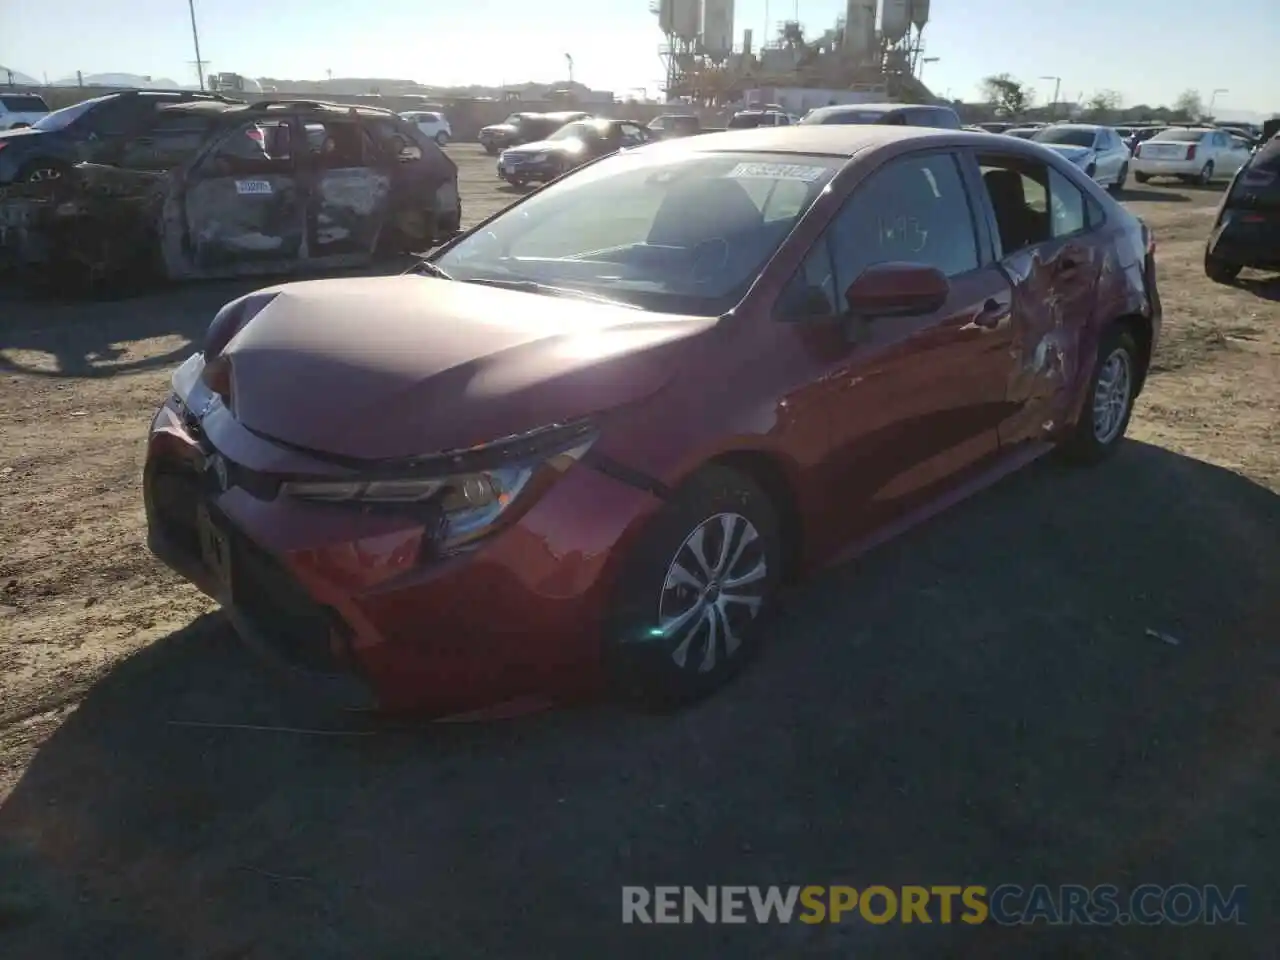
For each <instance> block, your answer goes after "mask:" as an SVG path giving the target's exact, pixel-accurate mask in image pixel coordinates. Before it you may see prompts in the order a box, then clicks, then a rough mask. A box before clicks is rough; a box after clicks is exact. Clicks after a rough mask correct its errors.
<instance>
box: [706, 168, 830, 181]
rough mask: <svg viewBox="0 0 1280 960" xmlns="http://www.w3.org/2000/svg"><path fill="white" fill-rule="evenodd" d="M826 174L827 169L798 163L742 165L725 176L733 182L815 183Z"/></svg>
mask: <svg viewBox="0 0 1280 960" xmlns="http://www.w3.org/2000/svg"><path fill="white" fill-rule="evenodd" d="M826 172H827V168H826V167H809V166H805V165H803V164H798V163H740V164H738V165H737V166H736V167H734V168H733V169H732V170H730V171H729V172H728V173H726V174H725V176H726V177H728V178H729V179H731V180H803V181H804V182H805V183H813V181H815V180H817V179H818V178H819V177H821V176H822V175H823V174H824V173H826Z"/></svg>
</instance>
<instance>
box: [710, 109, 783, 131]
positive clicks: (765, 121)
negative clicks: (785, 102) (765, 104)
mask: <svg viewBox="0 0 1280 960" xmlns="http://www.w3.org/2000/svg"><path fill="white" fill-rule="evenodd" d="M796 122H797V121H796V120H795V119H794V118H793V117H792V116H791V114H789V113H784V112H783V111H781V110H739V111H738V112H737V113H735V114H734V115H733V116H732V117H730V118H729V123H728V124H727V126H728V129H730V130H754V129H755V128H756V127H789V126H794V125H795V123H796Z"/></svg>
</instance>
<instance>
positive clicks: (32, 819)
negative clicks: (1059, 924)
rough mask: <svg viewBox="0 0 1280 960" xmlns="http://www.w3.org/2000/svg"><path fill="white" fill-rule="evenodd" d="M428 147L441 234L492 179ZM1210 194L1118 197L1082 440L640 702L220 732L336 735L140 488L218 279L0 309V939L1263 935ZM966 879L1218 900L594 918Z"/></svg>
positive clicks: (744, 944) (1218, 949) (834, 577)
mask: <svg viewBox="0 0 1280 960" xmlns="http://www.w3.org/2000/svg"><path fill="white" fill-rule="evenodd" d="M450 150H451V153H453V154H454V156H455V157H457V158H458V161H459V164H460V167H461V168H462V170H463V178H464V179H463V184H464V185H463V196H464V204H465V212H466V215H467V219H468V221H471V222H474V221H475V220H476V219H478V218H480V217H482V216H484V215H487V214H488V213H489V212H491V211H494V210H496V209H499V208H501V207H502V206H503V205H505V204H506V203H508V202H510V200H511V199H512V194H511V193H509V192H504V191H503V190H501V189H498V188H497V186H496V183H497V182H496V180H495V179H494V175H493V169H492V160H491V159H490V158H487V157H485V156H484V155H483V154H481V153H480V152H479V151H478V149H477V148H474V147H469V146H462V145H459V146H457V147H453V148H450ZM1217 196H1218V194H1217V191H1216V190H1214V191H1210V190H1199V189H1194V188H1184V187H1167V186H1155V185H1153V186H1151V187H1143V188H1137V189H1134V190H1133V191H1131V192H1130V193H1129V194H1128V196H1127V198H1126V200H1127V202H1128V204H1129V205H1130V206H1131V207H1132V208H1133V209H1134V210H1135V211H1137V212H1138V213H1139V214H1141V215H1142V216H1143V217H1145V218H1147V219H1148V221H1149V222H1150V223H1151V224H1152V225H1153V227H1154V228H1155V232H1156V235H1157V239H1158V244H1159V262H1160V280H1161V284H1162V290H1163V296H1164V303H1165V310H1166V327H1165V331H1166V332H1165V341H1164V343H1163V345H1162V347H1161V350H1160V352H1159V354H1158V356H1157V357H1156V360H1155V368H1154V371H1153V376H1152V378H1151V380H1150V383H1149V385H1148V388H1147V391H1146V393H1145V394H1144V396H1143V397H1142V399H1141V401H1140V403H1139V406H1138V409H1137V413H1136V417H1135V420H1134V423H1133V426H1132V428H1131V436H1132V437H1133V440H1132V441H1131V442H1130V443H1128V444H1127V445H1126V447H1125V448H1124V449H1123V451H1122V452H1121V454H1120V455H1119V456H1118V457H1117V458H1116V459H1115V460H1113V461H1111V462H1110V463H1108V464H1107V465H1105V466H1103V467H1101V468H1099V469H1096V470H1093V471H1070V470H1066V469H1064V468H1061V467H1059V466H1057V465H1055V464H1052V463H1046V464H1043V465H1040V466H1037V467H1036V468H1033V469H1032V470H1030V471H1028V472H1027V473H1025V474H1023V475H1020V476H1017V477H1014V478H1011V479H1010V480H1008V481H1006V482H1005V483H1003V484H1001V485H999V486H998V487H997V488H996V489H994V490H992V491H990V492H988V493H986V494H984V495H983V496H981V497H979V498H976V499H975V500H974V501H971V502H970V503H968V504H966V505H964V506H962V507H960V508H958V509H957V510H954V511H952V512H951V513H950V514H948V515H945V516H944V517H942V518H940V519H939V520H937V521H935V522H934V523H932V524H930V525H928V526H927V527H926V528H924V529H921V530H919V531H916V532H915V533H913V534H911V535H909V536H908V537H906V538H904V539H903V540H900V541H898V542H896V543H893V544H891V545H889V546H887V547H884V548H881V549H880V550H879V551H877V552H875V553H873V554H871V555H870V556H868V557H867V558H865V559H864V560H862V561H860V562H859V563H857V564H854V565H849V566H847V567H844V568H841V569H838V570H835V571H833V572H831V573H829V574H827V575H825V576H823V577H820V578H818V580H816V581H815V582H813V583H811V584H809V585H807V586H806V587H804V588H802V589H800V590H799V591H798V592H797V593H796V594H794V595H793V596H791V597H790V599H789V601H788V603H787V606H786V609H785V610H784V613H783V616H782V617H781V618H780V621H779V623H778V625H777V626H776V628H775V631H774V633H775V635H774V636H773V637H772V640H771V643H770V645H769V647H768V649H767V651H766V654H765V656H764V657H763V659H762V662H760V663H759V664H757V665H756V666H755V668H754V669H753V670H751V671H750V672H749V673H748V674H747V675H746V676H745V677H744V678H743V679H742V680H741V681H740V682H739V683H737V684H735V685H734V687H733V688H731V689H730V690H728V691H726V692H724V693H723V694H722V695H720V696H719V697H716V698H714V699H713V700H711V701H710V702H708V703H706V704H704V705H702V706H700V707H698V708H696V709H693V710H689V711H686V712H684V713H681V714H678V715H675V716H668V717H642V716H637V715H634V714H629V713H627V712H625V711H622V710H621V709H618V708H615V707H611V706H597V707H591V708H582V709H577V710H566V711H562V712H558V713H550V714H545V715H541V716H537V717H533V718H526V719H523V720H520V721H516V722H511V723H505V724H491V725H470V726H456V725H438V724H437V725H422V726H420V727H415V728H398V729H395V730H387V729H382V730H378V731H376V732H370V731H369V730H366V729H359V730H357V729H347V730H345V731H343V735H330V736H321V735H318V734H315V733H305V732H281V731H269V730H264V729H253V727H285V728H294V729H295V730H296V729H302V730H330V731H332V730H334V729H335V728H334V727H333V724H332V723H331V722H330V720H329V718H325V717H319V716H315V715H314V711H313V710H312V708H311V707H310V706H308V705H307V704H304V703H298V702H294V701H292V700H290V699H288V698H286V697H285V696H284V695H283V694H281V693H280V692H279V691H278V690H276V689H275V688H274V687H273V686H272V685H271V684H270V683H269V681H267V680H266V679H265V678H264V677H263V676H262V675H261V673H260V671H259V670H258V669H256V666H255V664H254V663H253V662H252V661H251V659H250V658H249V657H248V655H247V654H245V653H243V652H242V651H241V649H240V648H239V646H238V645H237V643H236V642H235V640H234V638H233V637H232V636H231V634H230V632H229V630H228V629H227V628H226V627H225V625H224V624H223V622H222V620H221V619H220V617H219V615H218V614H217V613H216V612H215V610H214V608H213V607H212V605H211V604H210V603H209V602H207V601H206V600H204V599H203V598H202V597H201V596H199V595H198V594H197V593H196V592H195V591H194V590H192V589H190V588H188V587H187V586H185V585H183V584H182V583H180V582H179V581H178V580H177V579H176V578H175V577H174V576H172V575H170V574H169V573H167V572H166V571H165V570H164V569H162V568H161V567H160V566H159V565H158V564H157V563H156V562H155V561H154V560H153V559H152V558H151V557H150V555H149V554H148V553H147V551H146V549H145V546H144V542H143V512H142V506H141V503H140V499H139V474H140V464H141V455H142V443H143V436H144V433H145V430H146V425H147V422H148V418H149V416H150V414H151V412H152V410H153V408H154V407H155V405H156V404H157V402H158V401H159V400H160V399H161V397H162V396H163V394H164V392H165V390H166V385H167V379H168V376H169V373H170V371H171V370H172V368H173V367H174V365H175V364H176V363H177V362H178V361H179V360H180V359H182V358H183V357H185V356H186V355H187V353H189V352H190V350H191V349H192V340H193V338H195V337H197V336H199V334H200V333H201V332H202V330H203V327H204V326H205V324H206V323H207V321H208V320H209V318H210V317H211V316H212V315H213V313H214V311H215V310H216V309H217V307H218V306H220V305H221V304H222V303H223V302H224V301H226V300H227V299H230V298H231V297H232V296H234V295H237V294H238V293H239V292H241V291H242V290H244V289H248V287H247V286H241V285H236V284H226V283H223V284H204V285H192V286H188V287H185V288H181V289H175V290H170V291H165V292H161V293H156V294H154V295H150V296H146V297H141V298H137V299H132V300H125V301H117V302H112V303H97V304H94V303H83V302H74V303H73V302H66V303H63V302H50V301H43V302H35V301H30V300H26V299H23V298H21V297H18V296H17V295H15V294H12V293H4V292H0V956H3V957H5V958H6V960H8V958H13V960H17V958H27V957H31V958H41V960H49V958H59V957H95V958H98V957H127V958H129V960H144V958H151V957H155V958H164V960H174V958H187V957H190V958H226V960H230V958H293V957H297V958H306V960H322V958H331V957H332V958H347V957H357V956H358V957H361V958H368V960H372V958H382V957H386V958H407V957H415V958H417V957H423V958H426V957H449V958H458V957H498V958H504V960H515V958H525V957H529V958H542V957H548V958H550V957H564V956H576V955H595V956H609V957H616V958H623V957H633V956H634V957H644V958H650V957H652V956H656V955H657V954H658V952H659V951H675V952H676V953H675V954H673V955H684V956H710V957H729V956H734V957H780V956H813V957H827V956H830V957H850V956H855V955H857V956H860V957H895V958H897V957H906V956H928V957H951V956H956V957H959V956H973V957H978V956H982V957H991V956H998V957H1003V956H1009V957H1031V956H1035V957H1079V956H1090V957H1104V956H1118V957H1119V956H1123V957H1154V956H1161V957H1188V958H1190V957H1195V958H1208V957H1232V958H1234V957H1263V956H1275V953H1274V950H1275V943H1276V939H1275V931H1276V929H1277V918H1278V917H1280V913H1278V912H1277V908H1278V907H1280V900H1278V898H1277V894H1276V890H1278V889H1280V866H1278V865H1280V843H1278V842H1277V841H1278V839H1280V838H1278V837H1277V828H1276V825H1275V813H1276V811H1277V810H1280V758H1278V756H1277V744H1278V743H1280V706H1278V704H1280V696H1278V694H1280V684H1278V682H1277V681H1278V680H1280V656H1278V654H1277V641H1280V499H1278V498H1277V493H1280V281H1272V282H1266V281H1265V280H1263V279H1261V278H1255V279H1247V280H1245V281H1243V282H1242V284H1241V285H1240V286H1239V287H1236V288H1227V287H1220V286H1214V285H1212V284H1210V283H1209V282H1208V281H1207V280H1206V279H1205V278H1204V276H1203V273H1202V270H1201V265H1200V256H1201V252H1202V243H1203V239H1204V235H1205V233H1206V231H1207V229H1208V227H1209V224H1210V220H1211V217H1212V214H1213V208H1214V205H1215V203H1216V201H1217ZM1148 630H1152V631H1156V632H1158V633H1160V634H1162V635H1165V636H1166V637H1167V638H1171V639H1172V640H1173V641H1176V643H1174V642H1169V640H1162V639H1160V638H1157V637H1153V636H1151V635H1148V633H1147V631H1148ZM200 724H212V725H215V726H200ZM216 725H242V726H241V727H226V726H216ZM1002 882H1022V883H1035V882H1044V883H1049V884H1058V883H1070V882H1077V883H1086V884H1092V883H1103V882H1109V883H1115V884H1118V885H1121V886H1132V885H1136V884H1137V883H1140V882H1156V883H1176V882H1187V883H1194V884H1209V883H1215V884H1219V885H1222V886H1225V887H1231V886H1234V885H1236V884H1248V885H1249V886H1250V888H1251V892H1250V900H1249V906H1248V910H1249V920H1250V926H1248V927H1247V928H1235V927H1232V928H1224V927H1191V928H1184V929H1181V930H1170V929H1169V928H1156V929H1151V928H1147V929H1141V930H1140V929H1136V928H1132V927H1128V928H1115V929H1109V930H1097V929H1093V930H1091V929H1086V928H1080V927H1075V928H1060V929H1056V930H1045V929H1043V928H1035V929H1022V930H1006V929H996V928H991V927H982V928H979V929H972V928H962V927H960V926H955V927H947V926H941V925H935V926H932V927H920V926H899V925H889V926H883V927H875V926H870V925H867V924H865V923H858V922H855V923H846V924H842V925H840V926H827V927H813V928H799V927H796V926H789V927H788V926H771V927H756V926H754V925H748V926H746V927H740V928H733V927H724V926H720V927H711V926H703V927H688V928H670V927H668V928H637V927H624V926H622V925H621V923H620V915H621V907H620V904H621V894H620V886H621V885H622V884H657V883H671V884H693V885H697V884H708V883H713V884H730V883H741V884H772V883H779V884H791V883H800V884H805V883H814V884H828V883H848V884H851V885H854V886H859V887H860V886H865V885H868V884H872V883H881V884H888V885H890V886H893V885H897V884H903V883H918V884H924V885H932V884H940V883H957V884H967V883H985V884H987V885H988V886H994V885H996V884H999V883H1002ZM1157 951H1158V952H1157Z"/></svg>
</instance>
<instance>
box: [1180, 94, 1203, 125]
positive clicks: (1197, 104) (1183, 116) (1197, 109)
mask: <svg viewBox="0 0 1280 960" xmlns="http://www.w3.org/2000/svg"><path fill="white" fill-rule="evenodd" d="M1173 115H1174V116H1175V117H1177V118H1178V119H1179V120H1199V119H1200V118H1201V117H1202V116H1204V101H1203V100H1201V99H1200V94H1199V93H1198V92H1197V91H1195V90H1183V91H1182V93H1180V94H1178V99H1177V100H1175V101H1173Z"/></svg>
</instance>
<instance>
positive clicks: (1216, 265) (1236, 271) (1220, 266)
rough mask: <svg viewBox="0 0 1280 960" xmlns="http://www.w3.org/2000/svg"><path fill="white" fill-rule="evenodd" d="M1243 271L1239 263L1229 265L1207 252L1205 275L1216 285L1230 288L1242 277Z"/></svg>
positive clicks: (1205, 255) (1205, 256)
mask: <svg viewBox="0 0 1280 960" xmlns="http://www.w3.org/2000/svg"><path fill="white" fill-rule="evenodd" d="M1242 269H1243V268H1242V267H1241V266H1240V265H1239V264H1238V263H1227V262H1226V261H1225V260H1219V259H1218V258H1217V257H1215V256H1213V255H1212V254H1211V253H1209V251H1207V250H1206V251H1205V254H1204V275H1205V276H1206V277H1208V278H1209V279H1210V280H1212V281H1213V282H1214V283H1221V284H1225V285H1227V286H1230V285H1231V284H1233V283H1235V282H1236V277H1238V276H1240V271H1241V270H1242Z"/></svg>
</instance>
